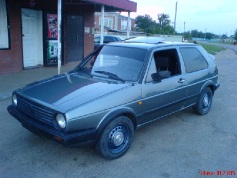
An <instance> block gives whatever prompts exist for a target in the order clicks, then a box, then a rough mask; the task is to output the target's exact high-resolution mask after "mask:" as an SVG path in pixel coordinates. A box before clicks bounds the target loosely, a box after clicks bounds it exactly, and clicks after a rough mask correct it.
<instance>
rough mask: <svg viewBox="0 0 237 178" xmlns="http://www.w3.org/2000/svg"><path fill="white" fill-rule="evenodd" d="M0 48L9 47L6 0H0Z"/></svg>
mask: <svg viewBox="0 0 237 178" xmlns="http://www.w3.org/2000/svg"><path fill="white" fill-rule="evenodd" d="M0 24H1V25H0V49H8V48H9V46H10V45H9V30H8V19H7V6H6V0H0Z"/></svg>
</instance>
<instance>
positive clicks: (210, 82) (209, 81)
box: [199, 80, 215, 94]
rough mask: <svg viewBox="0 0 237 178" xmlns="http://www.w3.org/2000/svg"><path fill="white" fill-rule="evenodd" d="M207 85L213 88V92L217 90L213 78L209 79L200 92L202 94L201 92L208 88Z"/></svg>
mask: <svg viewBox="0 0 237 178" xmlns="http://www.w3.org/2000/svg"><path fill="white" fill-rule="evenodd" d="M207 87H210V88H211V90H212V92H213V94H214V91H215V84H214V82H213V81H212V80H208V81H206V82H205V83H204V84H203V86H202V87H201V89H200V92H199V94H201V92H202V91H203V90H204V89H205V88H207Z"/></svg>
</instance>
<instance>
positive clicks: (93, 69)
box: [80, 46, 147, 81]
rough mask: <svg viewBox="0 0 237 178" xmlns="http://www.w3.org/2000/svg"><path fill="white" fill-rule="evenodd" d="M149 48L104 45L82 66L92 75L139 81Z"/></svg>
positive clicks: (82, 68)
mask: <svg viewBox="0 0 237 178" xmlns="http://www.w3.org/2000/svg"><path fill="white" fill-rule="evenodd" d="M146 54H147V50H145V49H138V48H129V47H121V46H103V47H102V48H101V49H98V51H96V52H94V53H93V54H92V55H91V56H90V57H89V58H88V60H87V62H86V63H83V66H81V67H80V69H81V70H84V71H86V72H87V73H88V74H90V75H91V76H100V77H106V78H111V79H115V80H120V81H137V80H138V77H139V75H140V73H141V69H142V67H143V64H144V60H145V56H146Z"/></svg>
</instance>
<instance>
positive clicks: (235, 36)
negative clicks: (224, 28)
mask: <svg viewBox="0 0 237 178" xmlns="http://www.w3.org/2000/svg"><path fill="white" fill-rule="evenodd" d="M234 39H235V40H236V41H237V29H236V30H235V34H234Z"/></svg>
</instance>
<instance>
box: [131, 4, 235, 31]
mask: <svg viewBox="0 0 237 178" xmlns="http://www.w3.org/2000/svg"><path fill="white" fill-rule="evenodd" d="M133 1H135V2H137V13H131V17H132V18H135V17H136V16H137V15H145V14H148V15H150V16H151V17H152V18H153V20H157V14H159V13H165V14H169V16H170V20H171V21H172V22H174V17H175V4H176V2H178V10H177V19H176V31H177V32H183V31H184V22H185V31H188V30H194V29H196V30H198V31H202V32H205V31H206V32H211V33H214V34H218V35H219V34H221V35H222V34H227V35H228V36H229V35H232V34H234V31H235V30H236V29H237V0H213V1H212V0H133Z"/></svg>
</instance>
